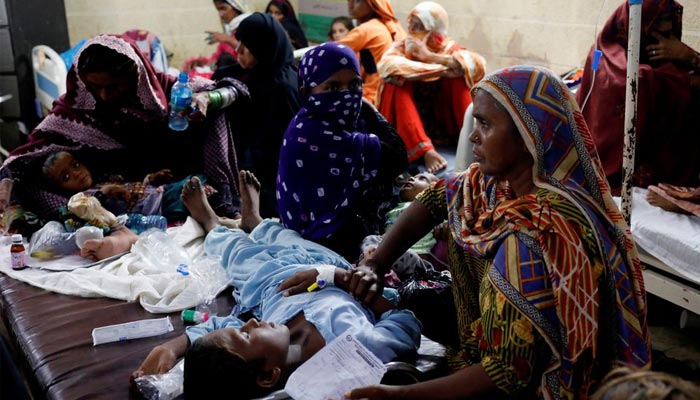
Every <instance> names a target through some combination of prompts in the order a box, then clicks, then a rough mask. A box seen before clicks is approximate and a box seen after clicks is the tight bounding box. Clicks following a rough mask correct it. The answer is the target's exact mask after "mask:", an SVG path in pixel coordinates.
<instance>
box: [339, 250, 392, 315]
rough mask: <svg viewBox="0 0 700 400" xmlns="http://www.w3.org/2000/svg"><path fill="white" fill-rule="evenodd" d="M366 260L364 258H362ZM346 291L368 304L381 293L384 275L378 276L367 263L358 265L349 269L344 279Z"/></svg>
mask: <svg viewBox="0 0 700 400" xmlns="http://www.w3.org/2000/svg"><path fill="white" fill-rule="evenodd" d="M364 261H365V262H366V260H364ZM344 281H345V283H346V284H347V287H348V290H347V291H348V293H349V294H350V295H352V296H353V297H355V298H356V299H357V300H359V301H361V302H362V303H363V304H364V305H365V306H369V305H371V304H372V303H374V301H375V300H376V299H377V297H379V296H381V295H382V292H383V291H384V277H383V276H382V277H379V276H378V275H377V272H376V271H375V268H374V267H372V266H369V265H359V266H357V268H353V269H352V270H350V271H349V274H348V275H346V277H345V279H344Z"/></svg>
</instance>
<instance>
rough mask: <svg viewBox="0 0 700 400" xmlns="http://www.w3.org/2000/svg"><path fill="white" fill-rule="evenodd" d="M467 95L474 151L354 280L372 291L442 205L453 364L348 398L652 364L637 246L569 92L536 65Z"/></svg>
mask: <svg viewBox="0 0 700 400" xmlns="http://www.w3.org/2000/svg"><path fill="white" fill-rule="evenodd" d="M472 95H473V96H474V117H475V118H476V121H477V124H476V127H475V128H474V131H473V132H472V133H471V134H470V136H469V139H470V140H471V141H472V143H474V156H475V159H476V161H477V162H476V163H474V164H472V165H471V166H470V167H469V168H468V169H467V171H465V172H463V173H460V174H458V175H452V176H449V177H448V178H446V179H445V180H442V181H439V182H438V183H436V184H434V185H433V187H431V188H429V189H427V190H426V191H424V192H423V193H422V194H421V195H419V196H418V197H417V199H416V200H415V201H414V202H413V204H411V206H410V207H409V208H408V209H407V210H406V211H405V212H404V213H403V214H402V215H401V216H400V217H399V219H398V221H397V222H396V224H395V226H394V228H392V229H391V230H390V231H389V232H388V233H387V234H386V235H385V238H384V241H383V242H382V243H381V244H380V245H379V247H378V248H377V250H376V252H375V253H374V254H373V255H371V256H370V257H368V259H366V260H365V261H364V262H363V263H362V264H363V266H360V267H359V268H358V269H356V270H354V273H353V276H352V278H351V282H350V287H351V289H350V290H351V291H352V293H353V294H355V295H356V296H359V297H361V298H363V299H365V300H371V299H372V298H373V296H374V295H375V294H376V292H375V290H376V289H377V288H378V287H379V286H381V284H375V283H376V276H377V275H376V274H382V273H383V272H386V271H387V268H388V267H389V266H390V265H391V263H392V260H393V259H394V258H395V257H396V256H397V255H399V254H400V253H401V252H403V251H404V250H405V249H407V248H408V246H410V245H411V243H413V242H415V241H416V240H417V239H419V238H420V237H422V236H423V235H424V234H425V233H427V232H428V231H429V230H430V229H431V228H432V227H433V226H434V225H435V224H437V223H439V222H441V221H443V220H444V219H445V218H448V223H449V226H450V230H451V232H452V237H453V239H454V240H452V241H451V242H450V248H449V257H450V259H449V261H450V263H449V264H450V268H451V271H452V276H453V279H454V283H453V292H454V298H455V303H456V306H457V314H458V315H457V323H458V327H459V332H458V333H459V335H460V344H459V347H458V348H454V349H452V352H451V356H452V357H451V361H452V367H453V368H454V373H453V374H452V375H449V376H447V377H444V378H439V379H436V380H433V381H427V382H423V383H418V384H415V385H410V386H395V387H388V386H373V387H369V388H362V389H356V390H353V391H352V393H350V398H353V399H359V398H370V399H385V398H401V399H441V398H445V399H454V398H476V397H479V398H482V397H483V398H493V397H495V396H497V395H499V394H500V395H503V394H505V395H507V396H509V397H513V398H546V399H558V398H569V399H573V398H576V399H584V398H587V397H588V395H589V394H590V393H592V388H593V387H594V385H595V384H596V383H597V381H598V380H599V379H600V378H602V376H604V374H605V373H606V372H607V371H608V369H610V368H611V367H612V366H613V365H614V363H616V362H623V363H626V364H629V365H632V366H637V367H647V366H648V365H649V363H650V354H649V353H650V348H649V335H648V332H647V325H646V305H645V292H644V287H643V281H642V274H641V267H640V263H639V260H638V258H637V254H636V249H635V247H634V244H633V242H632V239H631V237H630V232H629V229H628V228H627V226H626V225H625V224H624V222H623V220H622V218H620V214H619V211H618V210H617V208H616V207H615V205H614V203H613V200H612V197H611V195H610V191H609V188H608V187H607V184H606V181H605V178H604V176H603V175H602V170H601V167H600V162H599V160H598V157H597V154H596V151H595V147H594V146H593V142H592V140H591V138H590V135H589V132H588V128H587V127H586V124H585V122H584V121H583V118H582V117H581V114H580V112H579V110H578V107H577V105H576V103H575V101H574V100H573V98H572V95H571V94H570V93H569V91H568V89H567V88H566V86H565V85H564V84H563V83H562V82H561V81H560V80H559V78H558V77H557V76H556V75H554V74H553V73H552V72H550V71H548V70H544V69H541V68H538V67H531V66H517V67H511V68H506V69H503V70H500V71H497V72H495V73H493V74H492V75H489V76H487V77H486V78H484V80H483V81H481V82H480V83H479V84H477V85H476V87H475V88H474V89H473V90H472ZM367 289H370V290H369V291H368V290H367ZM372 292H375V293H372Z"/></svg>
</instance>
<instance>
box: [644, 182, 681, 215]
mask: <svg viewBox="0 0 700 400" xmlns="http://www.w3.org/2000/svg"><path fill="white" fill-rule="evenodd" d="M647 201H648V202H649V204H651V205H652V206H656V207H660V208H662V209H664V210H666V211H670V212H674V213H679V214H688V212H687V211H685V210H684V209H682V208H680V207H679V206H678V205H676V204H674V202H673V201H672V200H671V198H670V196H669V195H668V194H666V192H664V191H663V190H662V189H660V188H658V187H657V186H654V185H651V186H649V187H648V191H647Z"/></svg>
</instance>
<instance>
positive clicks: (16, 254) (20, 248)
mask: <svg viewBox="0 0 700 400" xmlns="http://www.w3.org/2000/svg"><path fill="white" fill-rule="evenodd" d="M10 258H11V259H12V269H24V267H25V266H26V265H25V255H24V244H22V235H12V246H11V247H10Z"/></svg>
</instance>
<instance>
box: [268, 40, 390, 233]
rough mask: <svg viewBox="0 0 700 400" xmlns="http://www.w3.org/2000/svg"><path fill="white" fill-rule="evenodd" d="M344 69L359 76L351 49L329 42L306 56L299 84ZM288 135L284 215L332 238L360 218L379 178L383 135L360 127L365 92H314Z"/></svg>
mask: <svg viewBox="0 0 700 400" xmlns="http://www.w3.org/2000/svg"><path fill="white" fill-rule="evenodd" d="M342 69H349V70H351V71H353V72H355V73H356V74H357V75H358V76H359V73H360V67H359V63H358V60H357V58H356V57H355V54H354V52H353V51H352V49H350V48H349V47H347V46H345V45H342V44H337V43H333V42H328V43H323V44H321V45H320V46H318V47H316V48H315V49H313V50H311V51H309V52H308V53H306V54H305V55H304V57H303V58H302V60H301V62H300V64H299V85H300V86H301V87H304V88H306V89H308V90H311V89H313V88H314V87H316V86H318V85H319V84H321V83H323V82H324V81H326V80H327V79H328V78H329V77H330V76H331V75H333V74H335V73H336V72H337V71H340V70H342ZM303 104H304V107H303V108H302V109H301V110H299V112H298V113H297V115H296V116H295V117H294V119H293V120H292V122H291V123H290V124H289V127H288V128H287V131H286V132H285V134H284V140H283V143H282V150H281V152H280V163H279V172H278V176H277V200H278V203H277V204H278V208H279V211H280V218H281V220H282V223H283V224H284V226H285V227H286V228H289V229H293V230H295V231H297V232H299V233H300V234H301V235H302V237H304V238H305V239H309V240H319V239H326V238H329V237H330V236H331V235H332V234H333V233H334V232H335V231H336V230H337V229H338V228H339V227H340V226H343V225H345V224H347V223H348V221H349V220H350V219H352V218H354V217H355V215H356V213H357V209H358V208H360V206H359V205H360V203H361V202H362V199H363V196H364V195H365V194H366V192H367V191H368V190H369V189H370V188H371V187H372V185H373V183H374V182H375V180H376V179H375V178H376V177H377V173H378V167H379V162H380V156H381V147H380V141H379V138H378V137H377V136H375V135H374V134H371V133H369V134H368V133H366V132H362V131H359V130H358V126H357V120H358V116H359V113H360V107H361V104H362V91H361V90H359V91H352V90H338V91H330V92H323V93H318V94H312V95H309V96H308V97H307V98H306V99H305V100H304V102H303Z"/></svg>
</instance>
